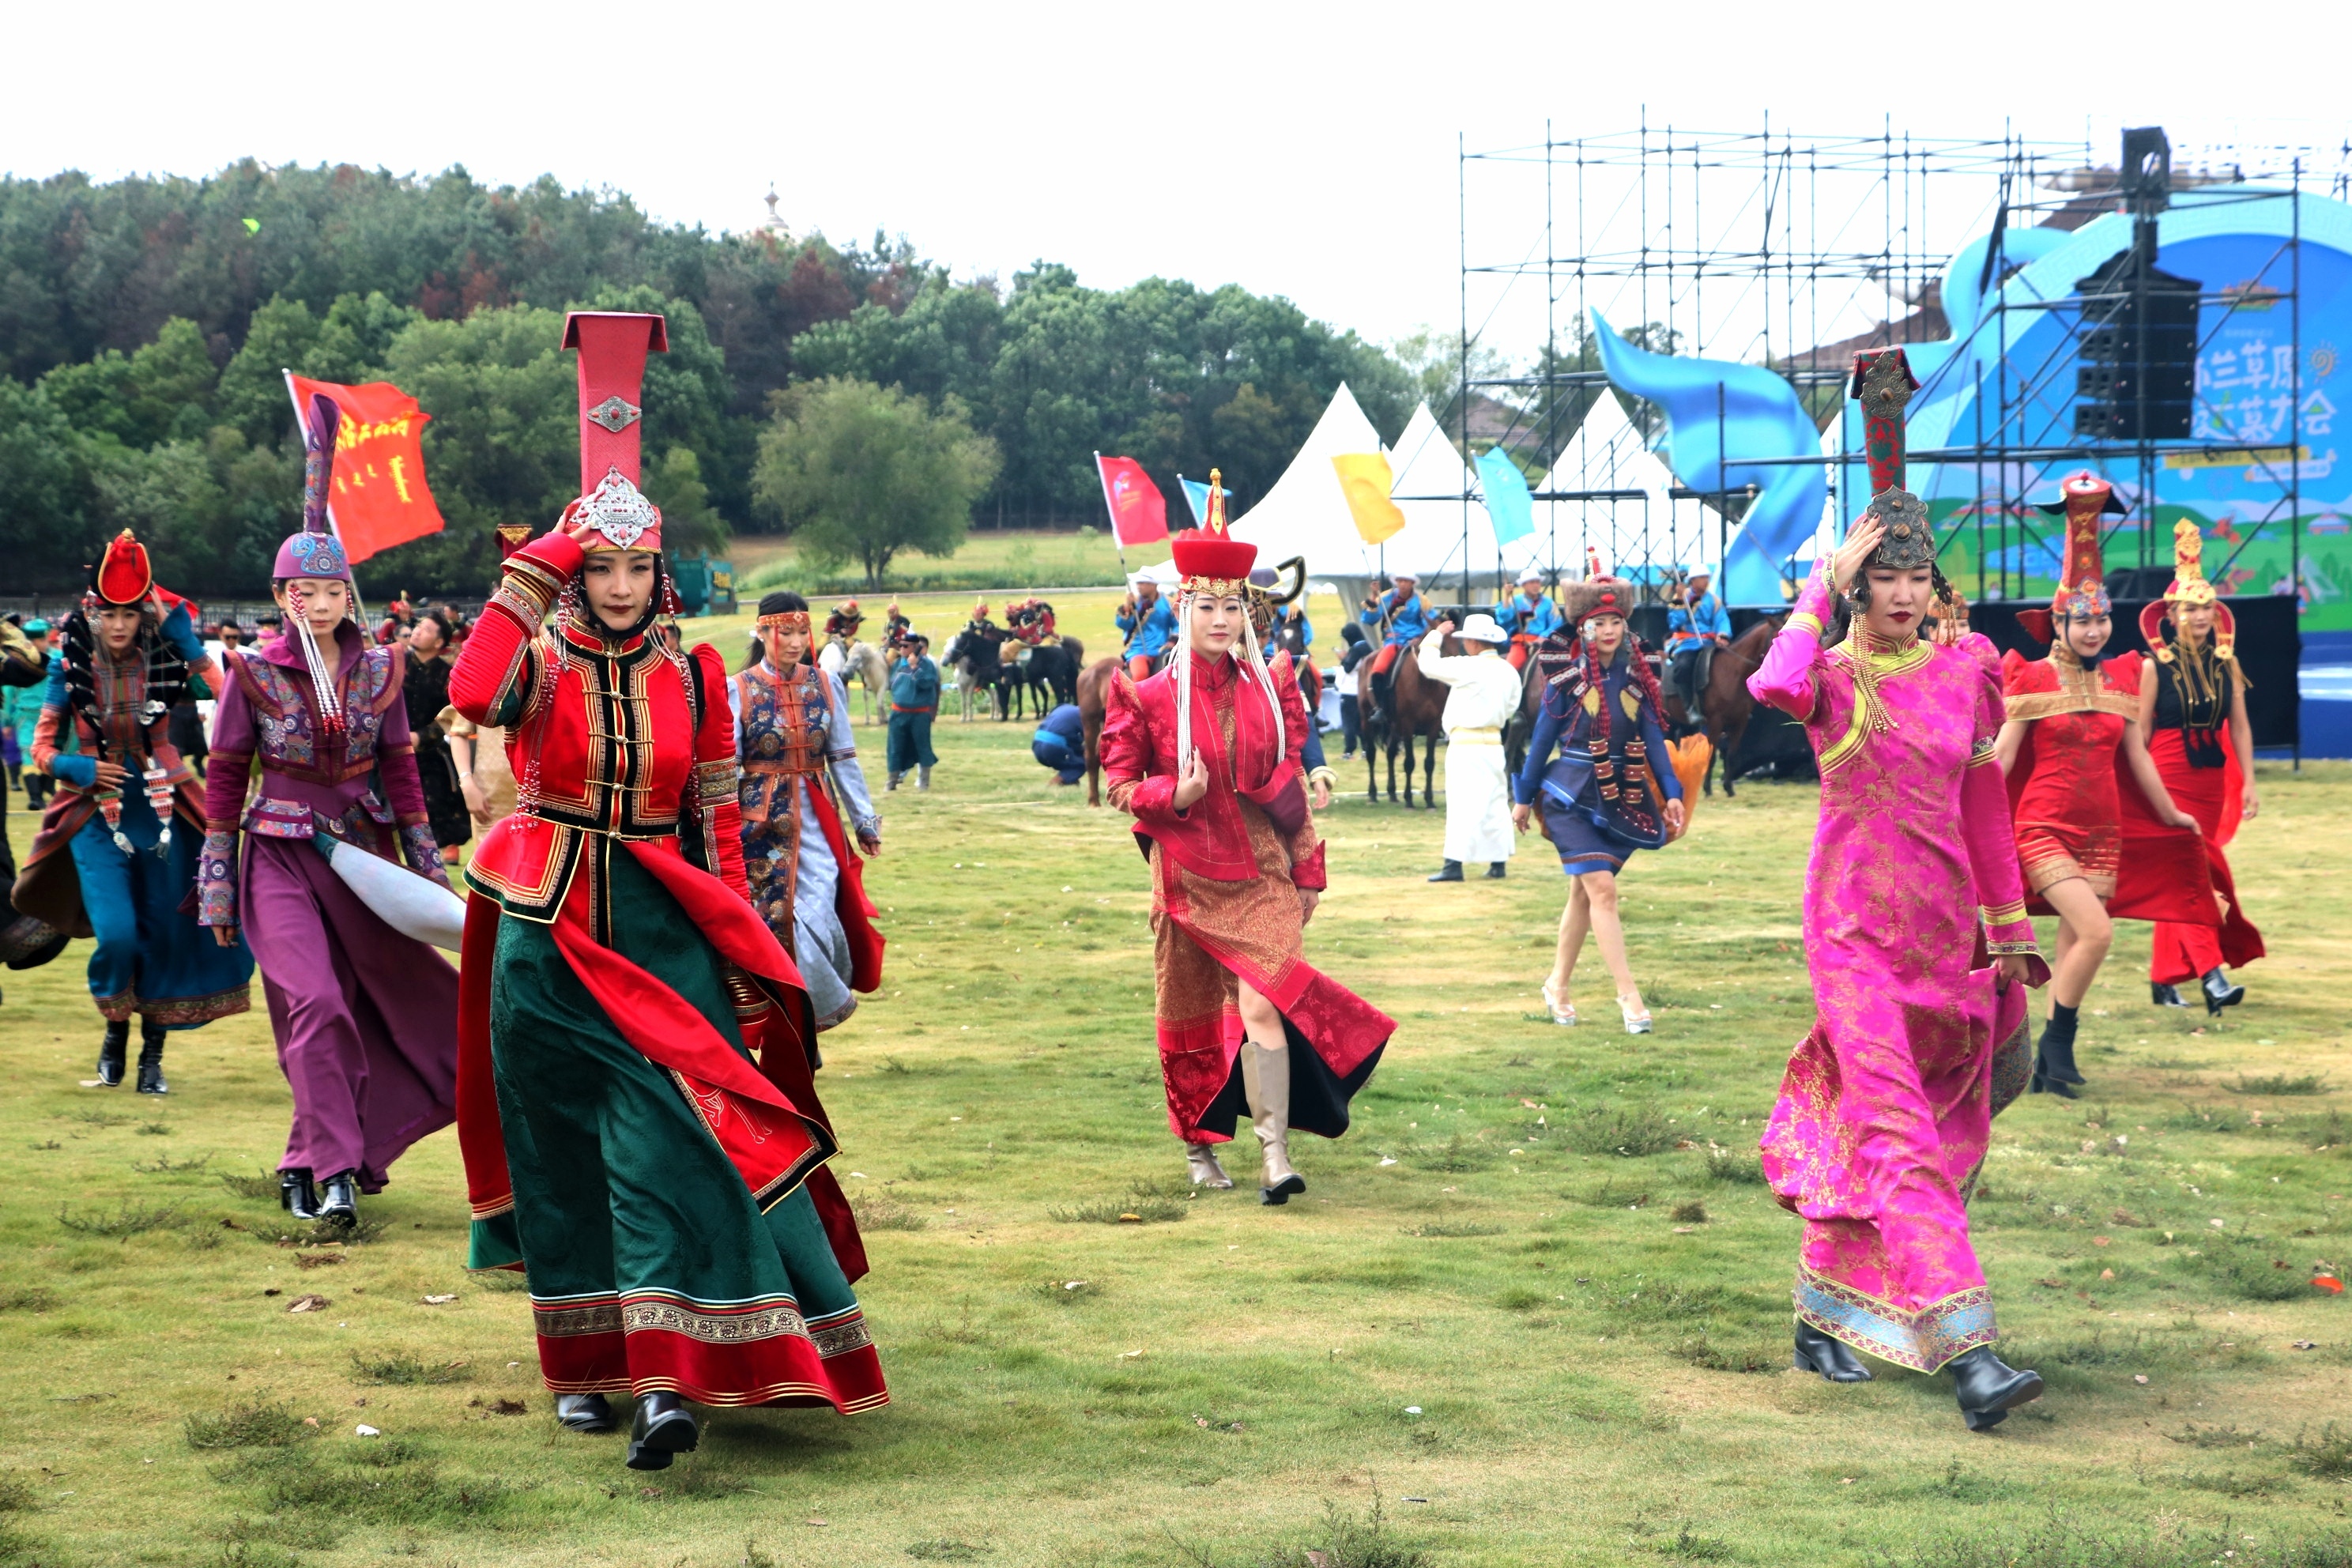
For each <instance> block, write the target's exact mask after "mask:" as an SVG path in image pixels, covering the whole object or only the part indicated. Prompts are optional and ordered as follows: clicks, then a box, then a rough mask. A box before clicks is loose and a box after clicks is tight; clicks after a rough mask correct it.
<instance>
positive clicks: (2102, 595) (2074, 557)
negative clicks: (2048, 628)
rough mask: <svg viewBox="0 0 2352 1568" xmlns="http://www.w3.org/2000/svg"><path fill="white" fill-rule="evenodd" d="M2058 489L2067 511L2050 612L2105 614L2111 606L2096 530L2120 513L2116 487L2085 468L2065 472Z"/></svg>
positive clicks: (2121, 506) (2061, 615) (2062, 618)
mask: <svg viewBox="0 0 2352 1568" xmlns="http://www.w3.org/2000/svg"><path fill="white" fill-rule="evenodd" d="M2058 489H2059V495H2060V503H2059V504H2060V505H2061V506H2062V507H2063V508H2064V510H2065V514H2066V549H2065V553H2064V556H2063V559H2062V560H2061V562H2060V563H2059V568H2058V591H2057V593H2055V594H2054V595H2052V596H2051V600H2050V613H2051V614H2052V615H2053V616H2057V617H2058V618H2059V619H2060V620H2064V619H2066V618H2067V617H2068V616H2104V615H2105V614H2107V613H2108V611H2109V610H2110V609H2111V608H2112V607H2113V606H2112V605H2111V604H2110V602H2109V600H2108V598H2107V584H2106V567H2105V561H2104V558H2103V555H2102V552H2101V551H2100V548H2099V533H2100V530H2101V527H2102V520H2103V519H2105V518H2106V517H2108V516H2110V515H2112V514H2116V513H2120V512H2121V511H2122V510H2124V508H2123V503H2122V502H2121V501H2118V500H2116V487H2115V486H2113V485H2111V484H2109V483H2107V481H2106V480H2105V479H2101V478H2099V476H2098V475H2096V474H2095V473H2093V472H2091V470H2090V469H2088V468H2084V469H2082V470H2080V471H2079V472H2076V473H2072V474H2069V475H2067V476H2066V478H2065V480H2064V481H2063V483H2062V484H2061V485H2060V486H2059V487H2058Z"/></svg>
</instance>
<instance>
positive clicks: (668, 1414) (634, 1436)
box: [628, 1391, 702, 1470]
mask: <svg viewBox="0 0 2352 1568" xmlns="http://www.w3.org/2000/svg"><path fill="white" fill-rule="evenodd" d="M701 1440H702V1430H701V1428H700V1427H698V1426H696V1425H695V1423H694V1415H693V1412H691V1411H689V1410H688V1409H687V1407H686V1403H685V1401H683V1400H681V1399H679V1398H678V1396H677V1394H671V1393H668V1392H667V1391H656V1392H655V1393H652V1394H646V1396H645V1397H644V1398H642V1399H640V1400H638V1401H637V1417H636V1419H635V1421H634V1422H632V1423H631V1424H630V1426H629V1458H628V1466H629V1468H631V1469H633V1470H666V1469H668V1468H669V1462H670V1459H671V1458H672V1457H673V1456H675V1455H678V1454H691V1453H692V1452H694V1446H695V1445H696V1444H697V1443H698V1442H700V1441H701Z"/></svg>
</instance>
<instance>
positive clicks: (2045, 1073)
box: [2026, 1004, 2083, 1100]
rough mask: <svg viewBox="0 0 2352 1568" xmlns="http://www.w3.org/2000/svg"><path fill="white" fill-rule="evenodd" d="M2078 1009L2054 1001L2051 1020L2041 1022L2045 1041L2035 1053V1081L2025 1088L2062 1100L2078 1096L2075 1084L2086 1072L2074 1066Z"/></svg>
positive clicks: (2074, 1098) (2079, 1081) (2078, 1097)
mask: <svg viewBox="0 0 2352 1568" xmlns="http://www.w3.org/2000/svg"><path fill="white" fill-rule="evenodd" d="M2074 1022H2075V1010H2074V1008H2072V1007H2061V1006H2058V1005H2055V1004H2053V1005H2052V1006H2051V1009H2050V1021H2049V1022H2048V1023H2047V1024H2044V1025H2043V1026H2042V1043H2041V1045H2040V1046H2039V1047H2037V1048H2036V1049H2035V1051H2034V1053H2033V1081H2032V1083H2030V1084H2028V1085H2027V1086H2026V1088H2027V1089H2029V1090H2030V1091H2032V1093H2034V1094H2054V1095H2056V1096H2058V1097H2059V1098H2060V1099H2062V1100H2077V1099H2080V1098H2081V1097H2080V1096H2079V1095H2077V1094H2076V1093H2075V1092H2074V1085H2076V1084H2078V1083H2081V1082H2082V1081H2083V1075H2082V1074H2081V1073H2080V1072H2079V1071H2077V1070H2076V1069H2075V1067H2074Z"/></svg>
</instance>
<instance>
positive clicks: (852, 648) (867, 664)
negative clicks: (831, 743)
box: [816, 633, 890, 724]
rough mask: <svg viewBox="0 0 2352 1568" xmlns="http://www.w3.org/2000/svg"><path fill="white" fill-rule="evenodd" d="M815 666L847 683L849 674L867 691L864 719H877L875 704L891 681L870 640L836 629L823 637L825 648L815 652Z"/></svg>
mask: <svg viewBox="0 0 2352 1568" xmlns="http://www.w3.org/2000/svg"><path fill="white" fill-rule="evenodd" d="M816 662H817V668H820V669H822V670H824V672H825V673H826V674H827V675H830V676H833V677H835V678H836V679H839V680H840V681H841V683H842V685H843V686H845V687H846V686H847V685H848V684H849V682H850V679H851V677H853V676H855V677H856V680H857V683H858V685H860V686H861V687H863V688H864V689H865V691H866V722H867V723H868V724H874V723H878V722H880V721H879V720H878V719H877V718H876V716H875V715H876V712H877V710H876V706H875V704H876V703H877V701H878V700H880V698H881V696H882V693H883V691H884V689H886V688H887V687H888V685H889V684H890V672H889V671H888V670H887V668H884V666H883V662H882V652H881V650H880V649H879V648H877V647H875V646H874V645H873V644H872V643H866V642H859V641H858V640H857V639H856V638H855V637H842V636H841V635H840V634H838V633H835V635H834V636H832V637H827V638H826V639H825V642H824V649H823V650H822V651H821V652H819V653H818V654H817V656H816Z"/></svg>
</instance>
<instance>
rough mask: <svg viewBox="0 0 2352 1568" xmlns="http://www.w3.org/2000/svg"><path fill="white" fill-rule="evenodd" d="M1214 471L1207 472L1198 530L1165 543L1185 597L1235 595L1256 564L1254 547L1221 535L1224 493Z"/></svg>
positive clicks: (1255, 548)
mask: <svg viewBox="0 0 2352 1568" xmlns="http://www.w3.org/2000/svg"><path fill="white" fill-rule="evenodd" d="M1219 478H1220V476H1219V473H1218V470H1217V469H1215V468H1211V469H1210V470H1209V515H1208V517H1207V518H1206V519H1204V520H1203V521H1202V523H1201V526H1200V527H1198V528H1195V529H1188V530H1186V531H1184V532H1182V533H1180V534H1178V535H1177V536H1176V537H1175V538H1174V539H1172V540H1171V541H1169V544H1168V548H1169V550H1170V552H1172V553H1173V554H1174V555H1175V557H1176V574H1177V575H1178V576H1180V577H1181V578H1182V579H1183V580H1184V591H1185V592H1186V593H1188V594H1215V595H1220V596H1223V595H1227V594H1238V593H1240V592H1241V591H1242V590H1243V589H1244V588H1245V587H1247V586H1248V585H1249V574H1250V568H1251V567H1252V566H1254V565H1255V564H1256V563H1257V546H1256V545H1255V544H1251V543H1248V542H1244V541H1243V540H1239V539H1235V538H1234V536H1233V535H1232V534H1230V533H1228V532H1226V531H1225V492H1224V490H1223V487H1222V486H1220V484H1219V483H1218V479H1219Z"/></svg>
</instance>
